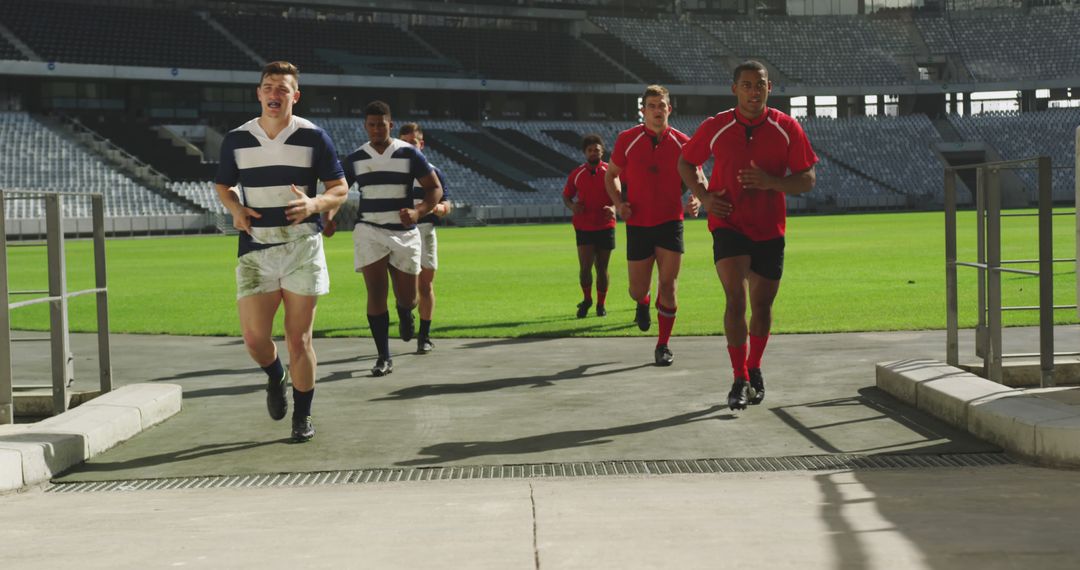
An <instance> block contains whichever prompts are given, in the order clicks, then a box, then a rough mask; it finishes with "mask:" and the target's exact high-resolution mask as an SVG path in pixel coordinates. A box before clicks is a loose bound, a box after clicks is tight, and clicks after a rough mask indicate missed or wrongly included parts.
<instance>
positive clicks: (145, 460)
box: [77, 437, 292, 475]
mask: <svg viewBox="0 0 1080 570" xmlns="http://www.w3.org/2000/svg"><path fill="white" fill-rule="evenodd" d="M290 444H292V439H291V438H287V437H286V438H283V439H275V440H272V441H243V442H236V443H214V444H207V445H200V446H198V447H194V448H191V449H183V450H179V451H170V452H168V453H159V454H157V455H148V456H146V457H139V458H137V459H129V460H127V461H113V462H100V461H95V462H89V463H84V464H82V465H79V466H77V468H78V469H77V470H78V472H79V473H95V472H105V471H124V470H126V469H137V468H140V467H154V466H157V465H162V464H173V463H180V462H183V461H190V460H193V459H199V458H202V457H210V456H214V455H221V454H225V453H233V452H236V451H244V450H247V449H255V448H258V447H265V446H268V445H290ZM206 475H211V474H210V473H207V474H206Z"/></svg>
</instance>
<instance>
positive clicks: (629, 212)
mask: <svg viewBox="0 0 1080 570" xmlns="http://www.w3.org/2000/svg"><path fill="white" fill-rule="evenodd" d="M633 215H634V209H633V208H632V207H631V206H630V202H623V203H622V204H619V217H620V218H622V219H624V220H629V219H630V216H633Z"/></svg>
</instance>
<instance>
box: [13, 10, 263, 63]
mask: <svg viewBox="0 0 1080 570" xmlns="http://www.w3.org/2000/svg"><path fill="white" fill-rule="evenodd" d="M0 22H3V23H4V25H5V26H7V27H8V29H10V30H11V31H12V33H14V34H15V35H16V36H18V37H19V38H20V39H21V40H22V41H24V42H26V44H27V45H29V46H30V47H31V48H32V49H33V50H34V51H35V52H36V53H37V54H38V55H40V56H41V57H43V58H45V59H46V60H47V61H58V62H67V63H99V64H109V65H135V66H154V67H183V68H195V69H250V68H251V67H252V66H254V65H255V62H253V61H252V60H251V58H249V57H248V56H246V55H245V54H244V53H243V52H241V51H240V50H239V49H238V48H237V47H236V46H234V45H233V44H232V43H230V42H229V41H228V40H227V39H225V37H224V36H222V35H221V34H220V33H218V32H217V31H216V30H214V29H213V28H211V27H210V26H209V25H207V23H206V22H205V21H203V20H202V19H201V18H200V17H199V16H198V15H197V14H195V13H194V12H187V11H181V10H175V9H170V8H166V7H156V8H138V7H128V6H113V5H107V4H94V5H87V4H75V3H67V2H50V1H43V0H4V9H3V10H0ZM121 30H122V31H123V33H118V32H119V31H121ZM19 59H23V58H19Z"/></svg>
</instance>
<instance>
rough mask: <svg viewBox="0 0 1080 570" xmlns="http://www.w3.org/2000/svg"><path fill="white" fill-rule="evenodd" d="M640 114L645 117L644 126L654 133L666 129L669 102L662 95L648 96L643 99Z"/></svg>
mask: <svg viewBox="0 0 1080 570" xmlns="http://www.w3.org/2000/svg"><path fill="white" fill-rule="evenodd" d="M641 114H642V116H643V117H645V126H647V127H649V128H650V129H652V130H654V131H659V130H663V129H666V128H667V126H668V116H669V115H671V101H669V100H668V98H667V97H664V96H662V95H650V96H649V97H646V98H645V103H644V104H643V105H642V107H641Z"/></svg>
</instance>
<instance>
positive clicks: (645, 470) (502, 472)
mask: <svg viewBox="0 0 1080 570" xmlns="http://www.w3.org/2000/svg"><path fill="white" fill-rule="evenodd" d="M1014 463H1015V462H1014V461H1013V460H1012V459H1010V458H1009V457H1008V456H1006V455H1005V454H1004V453H957V454H944V455H798V456H790V457H747V458H731V459H667V460H655V461H636V460H635V461H593V462H576V463H536V464H524V465H475V466H460V467H415V468H376V469H354V470H346V471H320V472H315V473H273V474H258V475H215V476H204V477H172V478H164V479H133V480H126V481H92V482H80V483H56V484H53V485H52V486H50V487H49V488H48V489H47V490H46V492H48V493H90V492H96V491H151V490H154V491H156V490H165V489H221V488H245V487H247V488H254V487H298V486H306V485H351V484H361V483H389V482H396V481H446V480H464V479H531V478H539V477H605V476H613V475H679V474H701V473H754V472H758V473H760V472H778V471H838V470H839V471H849V470H853V471H860V470H872V469H928V468H935V467H989V466H995V465H1012V464H1014Z"/></svg>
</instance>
